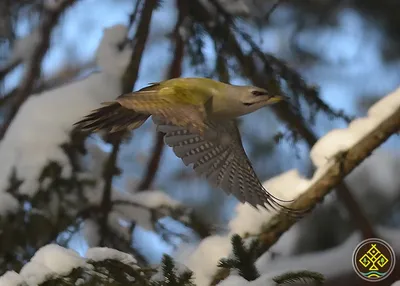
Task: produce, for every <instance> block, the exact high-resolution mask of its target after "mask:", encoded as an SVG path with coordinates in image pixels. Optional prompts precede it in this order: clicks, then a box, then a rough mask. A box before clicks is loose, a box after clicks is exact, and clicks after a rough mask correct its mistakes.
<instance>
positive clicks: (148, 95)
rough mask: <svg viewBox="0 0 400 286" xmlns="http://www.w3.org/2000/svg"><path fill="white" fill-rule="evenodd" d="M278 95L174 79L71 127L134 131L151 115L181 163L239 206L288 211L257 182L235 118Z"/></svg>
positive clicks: (203, 80)
mask: <svg viewBox="0 0 400 286" xmlns="http://www.w3.org/2000/svg"><path fill="white" fill-rule="evenodd" d="M283 99H284V97H283V96H281V95H279V94H278V92H272V91H268V90H266V89H262V88H259V87H255V86H238V85H230V84H226V83H222V82H219V81H215V80H212V79H208V78H174V79H170V80H166V81H163V82H159V83H153V84H150V85H149V86H147V87H145V88H142V89H140V90H138V91H135V92H131V93H128V94H123V95H121V96H119V97H118V98H116V99H115V100H114V101H112V102H105V103H103V107H100V108H99V109H96V110H94V111H92V112H91V113H90V114H89V115H87V116H86V117H84V118H83V119H82V120H81V121H79V122H77V123H75V125H77V127H78V128H79V129H81V130H82V131H90V132H97V131H99V130H105V131H107V132H117V131H122V130H134V129H136V128H139V127H140V126H141V125H142V124H143V123H144V122H145V121H146V120H147V119H148V118H149V117H150V116H152V118H153V122H154V123H155V124H156V125H157V130H158V131H160V132H162V133H164V134H165V135H164V142H165V144H167V145H168V146H170V147H172V149H173V151H174V153H175V154H176V156H177V157H179V158H181V159H182V161H183V163H184V164H185V165H186V166H188V165H192V167H193V169H194V170H195V172H196V173H197V174H198V175H200V176H203V177H205V178H206V179H207V180H208V182H209V183H210V184H211V185H213V186H215V187H218V188H220V189H222V190H223V191H225V192H226V193H227V194H233V195H234V196H235V197H236V198H237V199H238V200H239V201H241V202H242V203H244V202H248V203H249V204H251V205H252V206H254V207H255V208H257V206H262V207H264V208H266V209H276V210H278V211H284V212H286V213H289V214H296V213H298V212H299V211H297V210H293V209H290V208H288V207H286V206H284V205H283V204H282V203H284V202H289V201H283V200H280V199H278V198H276V197H274V196H273V195H272V194H271V193H269V192H268V191H267V190H266V189H265V188H264V187H263V185H262V184H261V182H260V180H259V179H258V177H257V175H256V173H255V171H254V169H253V167H252V165H251V162H250V160H249V159H248V157H247V155H246V152H245V150H244V148H243V145H242V141H241V137H240V133H239V130H238V127H237V123H236V118H238V117H240V116H242V115H245V114H248V113H251V112H254V111H256V110H258V109H260V108H262V107H264V106H267V105H270V104H273V103H276V102H279V101H281V100H283Z"/></svg>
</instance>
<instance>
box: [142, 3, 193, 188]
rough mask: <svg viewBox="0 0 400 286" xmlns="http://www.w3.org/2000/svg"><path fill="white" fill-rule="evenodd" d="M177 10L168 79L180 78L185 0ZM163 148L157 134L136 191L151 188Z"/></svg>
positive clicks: (160, 138) (162, 143)
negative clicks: (172, 53)
mask: <svg viewBox="0 0 400 286" xmlns="http://www.w3.org/2000/svg"><path fill="white" fill-rule="evenodd" d="M177 8H178V10H179V13H178V20H177V21H176V25H175V29H174V33H173V39H174V40H175V50H174V57H173V59H172V62H171V66H170V69H169V72H168V78H176V77H180V76H181V73H182V61H183V57H184V41H183V39H182V35H181V33H180V32H179V29H180V28H181V26H182V24H183V22H184V20H185V18H186V17H187V5H186V3H185V0H177ZM164 147H165V144H164V134H163V133H161V132H157V134H156V139H155V144H154V148H153V152H152V156H151V159H150V160H149V163H148V165H147V169H146V173H145V175H144V177H143V180H142V182H141V183H140V184H139V187H138V191H145V190H147V189H149V188H150V187H151V184H152V182H153V181H154V178H155V176H156V173H157V171H158V168H159V166H160V160H161V157H162V153H163V150H164Z"/></svg>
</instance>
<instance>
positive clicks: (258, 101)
mask: <svg viewBox="0 0 400 286" xmlns="http://www.w3.org/2000/svg"><path fill="white" fill-rule="evenodd" d="M285 99H286V98H285V97H284V96H283V95H281V94H280V92H277V91H268V90H266V89H263V88H260V87H255V86H246V87H244V89H243V90H242V94H241V96H240V101H241V103H242V104H243V106H244V108H245V109H246V111H247V112H252V111H255V110H257V109H259V108H261V107H263V106H266V105H270V104H274V103H277V102H279V101H282V100H285Z"/></svg>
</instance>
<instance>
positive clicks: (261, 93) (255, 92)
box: [251, 90, 268, 96]
mask: <svg viewBox="0 0 400 286" xmlns="http://www.w3.org/2000/svg"><path fill="white" fill-rule="evenodd" d="M251 94H253V95H254V96H262V95H268V92H266V91H260V90H253V91H252V92H251Z"/></svg>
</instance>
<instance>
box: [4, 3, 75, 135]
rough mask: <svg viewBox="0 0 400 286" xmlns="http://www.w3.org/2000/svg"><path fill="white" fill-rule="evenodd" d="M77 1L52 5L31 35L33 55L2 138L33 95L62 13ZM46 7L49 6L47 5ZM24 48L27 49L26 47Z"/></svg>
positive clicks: (5, 124) (10, 107) (11, 102)
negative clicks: (54, 29) (23, 105)
mask: <svg viewBox="0 0 400 286" xmlns="http://www.w3.org/2000/svg"><path fill="white" fill-rule="evenodd" d="M75 1H76V0H62V1H57V3H58V5H57V6H55V5H53V6H51V9H50V8H49V9H48V10H47V11H46V15H45V19H44V20H43V22H42V24H41V26H40V28H39V30H38V31H37V32H35V33H32V34H31V35H30V36H31V37H34V38H35V41H33V40H32V41H30V43H31V44H34V48H33V51H32V54H31V57H30V58H29V59H27V61H26V63H25V65H26V66H25V72H24V74H23V76H22V80H21V83H20V86H19V88H18V90H17V92H16V93H15V95H14V96H13V98H12V99H10V106H9V107H8V109H9V111H8V113H7V114H6V117H5V119H4V122H3V125H2V126H1V128H0V140H1V139H3V137H4V135H5V134H6V132H7V129H8V128H9V126H10V124H11V122H12V121H13V119H14V117H15V116H16V115H17V113H18V111H19V109H20V107H21V106H22V104H23V103H24V102H25V101H26V99H27V98H28V97H29V96H30V95H31V92H32V88H33V87H34V85H35V83H36V80H37V79H38V78H39V77H40V73H41V65H42V61H43V58H44V56H45V54H46V52H47V50H48V49H49V47H50V40H51V33H52V31H53V28H54V27H55V26H56V25H57V23H58V20H59V18H60V16H61V14H62V13H63V12H64V11H65V10H66V9H67V8H68V7H69V6H71V5H72V4H73V3H74V2H75ZM45 7H46V8H48V7H47V6H46V5H45ZM25 44H26V43H25ZM24 48H25V49H26V47H24ZM22 57H25V55H22ZM16 62H18V60H16Z"/></svg>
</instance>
